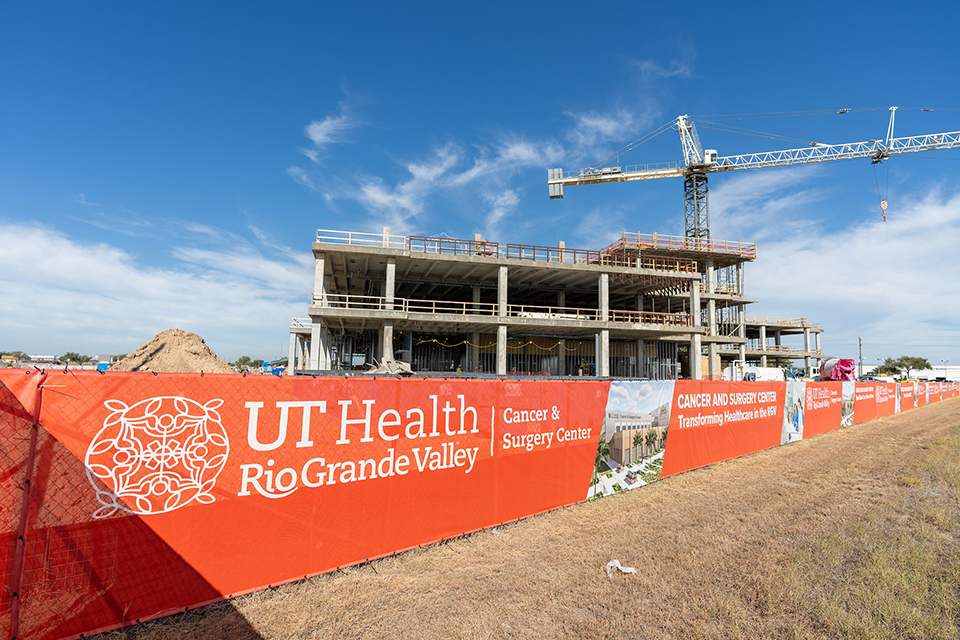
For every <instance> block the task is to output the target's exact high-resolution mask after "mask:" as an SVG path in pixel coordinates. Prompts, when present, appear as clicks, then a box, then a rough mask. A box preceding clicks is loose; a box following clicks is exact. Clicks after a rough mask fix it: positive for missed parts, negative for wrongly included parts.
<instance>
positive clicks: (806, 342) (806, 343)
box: [803, 327, 810, 375]
mask: <svg viewBox="0 0 960 640" xmlns="http://www.w3.org/2000/svg"><path fill="white" fill-rule="evenodd" d="M803 351H804V353H806V354H807V355H806V356H804V358H803V369H804V371H805V372H806V374H807V375H810V329H809V328H808V327H804V328H803Z"/></svg>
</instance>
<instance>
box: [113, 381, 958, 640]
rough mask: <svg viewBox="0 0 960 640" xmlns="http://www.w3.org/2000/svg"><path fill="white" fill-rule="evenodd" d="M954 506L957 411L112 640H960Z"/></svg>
mask: <svg viewBox="0 0 960 640" xmlns="http://www.w3.org/2000/svg"><path fill="white" fill-rule="evenodd" d="M958 498H960V402H958V401H956V400H952V401H946V402H942V403H939V404H936V405H933V406H930V407H925V408H923V409H921V410H917V411H911V412H908V413H905V414H899V415H895V416H889V417H886V418H882V419H880V420H876V421H873V422H870V423H867V424H864V425H859V426H855V427H851V428H848V429H844V430H843V431H835V432H833V433H829V434H826V435H823V436H819V437H816V438H812V439H810V440H804V441H801V442H798V443H795V444H791V445H789V446H785V447H778V448H776V449H773V450H770V451H765V452H762V453H759V454H755V455H751V456H747V457H745V458H741V459H738V460H733V461H730V462H726V463H723V464H718V465H714V466H712V467H709V468H706V469H701V470H699V471H694V472H690V473H687V474H684V475H682V476H677V477H674V478H671V479H668V480H667V481H664V482H660V483H658V484H655V485H652V486H650V487H647V488H644V489H641V490H638V491H632V492H628V493H625V494H618V495H616V496H614V497H611V498H604V499H602V500H598V501H594V502H590V503H585V504H581V505H577V506H574V507H570V508H567V509H563V510H560V511H555V512H552V513H549V514H546V515H543V516H538V517H535V518H531V519H529V520H525V521H523V522H519V523H515V524H512V525H508V526H505V527H500V528H498V529H496V530H493V531H484V532H480V533H477V534H473V535H470V536H467V537H465V538H461V539H457V540H453V541H449V542H447V543H441V544H438V545H434V546H432V547H430V548H426V549H420V550H416V551H412V552H409V553H405V554H402V555H400V556H396V557H393V558H388V559H384V560H381V561H377V562H374V563H370V564H368V565H364V566H360V567H355V568H352V569H348V570H346V571H342V572H338V573H335V574H330V575H326V576H320V577H317V578H313V579H310V580H306V581H303V582H300V583H296V584H291V585H287V586H284V587H281V588H278V589H274V590H269V591H264V592H260V593H256V594H252V595H249V596H245V597H242V598H237V599H235V600H233V601H232V602H228V603H221V604H218V605H213V606H211V607H207V608H205V609H202V610H199V611H197V612H195V613H191V614H185V615H180V616H176V617H174V618H167V619H164V620H160V621H155V622H152V623H148V624H146V625H142V626H140V627H135V628H131V629H128V630H121V631H118V632H114V633H113V634H107V637H109V638H112V639H113V640H117V639H118V638H137V639H138V640H144V639H148V638H149V639H156V640H161V639H163V640H166V639H169V638H196V637H205V638H357V637H361V638H362V637H373V638H376V637H391V638H393V637H398V638H405V637H407V638H478V637H479V638H513V637H525V638H557V637H577V638H579V637H585V638H604V637H612V638H622V637H639V638H644V639H645V640H647V639H655V638H836V637H845V638H876V637H897V638H901V637H902V638H957V637H960V632H958V629H960V605H958V602H960V545H958V544H957V536H960V513H958ZM614 558H617V559H619V560H620V561H621V562H622V563H623V564H624V565H625V566H635V567H638V568H639V569H640V573H639V575H614V578H613V579H612V580H611V579H608V578H607V576H606V574H605V572H604V567H605V565H606V563H607V562H608V561H609V560H611V559H614Z"/></svg>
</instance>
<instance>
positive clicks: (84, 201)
mask: <svg viewBox="0 0 960 640" xmlns="http://www.w3.org/2000/svg"><path fill="white" fill-rule="evenodd" d="M73 199H74V200H76V201H77V202H79V203H80V204H85V205H87V206H88V207H99V206H100V205H98V204H97V203H96V202H89V201H87V197H86V194H83V193H78V194H77V195H76V196H74V198H73Z"/></svg>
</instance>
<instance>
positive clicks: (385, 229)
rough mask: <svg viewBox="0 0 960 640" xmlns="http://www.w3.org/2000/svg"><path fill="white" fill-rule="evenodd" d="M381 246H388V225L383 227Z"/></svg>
mask: <svg viewBox="0 0 960 640" xmlns="http://www.w3.org/2000/svg"><path fill="white" fill-rule="evenodd" d="M383 246H384V247H389V246H390V227H384V228H383Z"/></svg>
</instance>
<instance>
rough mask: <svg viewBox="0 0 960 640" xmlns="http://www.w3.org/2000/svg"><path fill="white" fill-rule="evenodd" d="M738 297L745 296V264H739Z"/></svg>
mask: <svg viewBox="0 0 960 640" xmlns="http://www.w3.org/2000/svg"><path fill="white" fill-rule="evenodd" d="M737 295H738V296H742V295H743V263H742V262H739V263H737Z"/></svg>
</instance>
